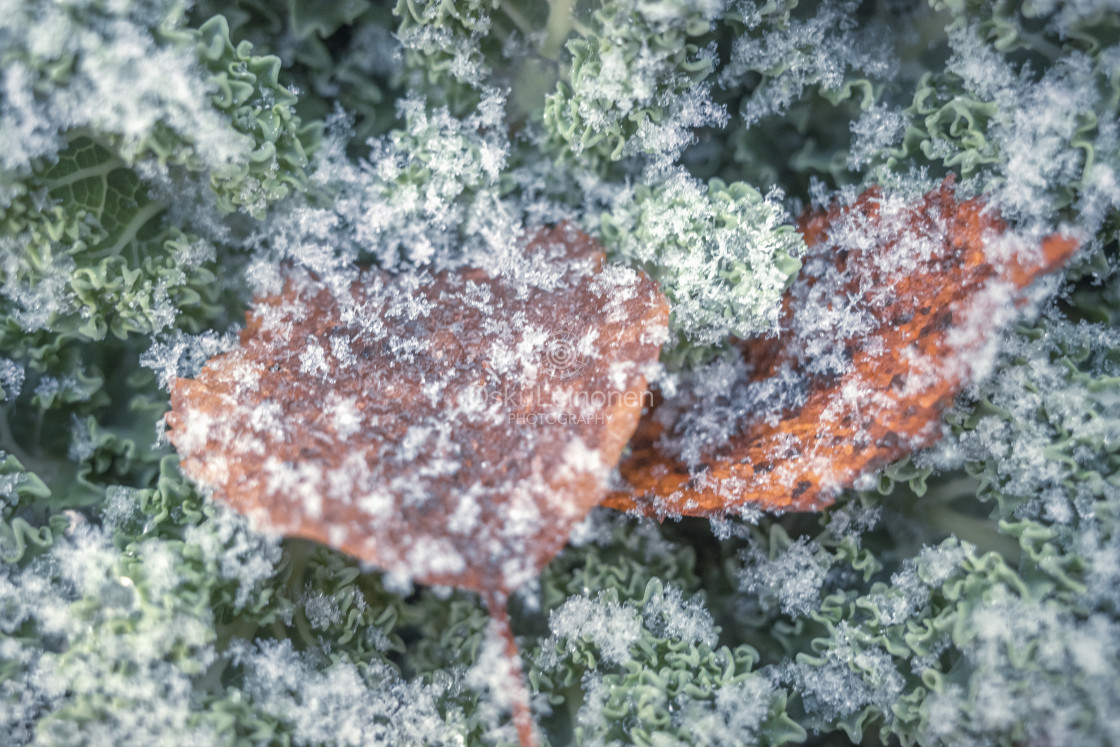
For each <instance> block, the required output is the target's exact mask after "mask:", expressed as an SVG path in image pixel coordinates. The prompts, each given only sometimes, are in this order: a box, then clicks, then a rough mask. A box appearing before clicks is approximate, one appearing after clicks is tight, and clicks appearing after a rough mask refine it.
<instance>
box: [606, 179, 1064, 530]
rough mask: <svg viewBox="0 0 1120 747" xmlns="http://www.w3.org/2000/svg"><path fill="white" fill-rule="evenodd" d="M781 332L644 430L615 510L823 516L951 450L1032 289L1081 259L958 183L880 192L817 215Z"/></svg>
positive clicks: (715, 373)
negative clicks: (1025, 234) (906, 192)
mask: <svg viewBox="0 0 1120 747" xmlns="http://www.w3.org/2000/svg"><path fill="white" fill-rule="evenodd" d="M800 230H801V232H802V233H803V235H804V237H805V242H806V244H807V245H808V246H809V253H808V256H807V257H806V262H805V269H804V270H803V271H802V273H801V275H800V276H799V277H798V279H797V280H796V281H795V283H794V285H793V287H791V289H790V291H789V292H788V293H787V296H786V298H785V300H784V304H783V322H782V328H781V332H780V333H779V335H778V336H777V337H775V338H766V339H759V340H754V341H751V342H747V343H744V345H743V346H742V354H743V355H742V359H737V360H733V361H728V360H724V361H720V362H718V363H717V364H715V365H713V366H711V367H709V369H707V370H706V371H702V372H699V373H697V374H696V375H695V376H694V377H693V378H692V379H690V380H688V381H686V382H685V383H684V385H683V386H682V388H681V391H680V392H679V393H678V394H677V395H675V396H674V397H672V398H668V399H666V400H665V401H664V402H662V403H660V404H659V406H658V407H657V408H656V409H655V410H654V411H653V413H652V415H651V416H650V417H649V418H647V419H646V420H643V422H642V424H641V425H640V426H639V429H638V432H637V434H636V436H635V439H634V442H633V447H634V448H633V453H632V454H631V455H630V456H629V457H628V458H627V459H626V460H625V461H624V462H623V463H622V465H621V472H622V475H623V477H624V478H625V479H626V480H627V481H628V482H629V483H630V485H631V486H632V490H630V491H619V492H615V493H613V494H612V495H611V496H610V497H609V498H608V500H607V505H610V506H612V507H614V508H617V509H620V510H637V511H639V512H642V513H646V514H650V515H657V516H679V515H693V516H697V515H698V516H719V515H723V514H726V513H731V512H736V511H743V510H752V509H756V508H763V509H776V510H813V509H819V508H821V507H822V506H825V505H827V504H829V503H831V502H832V500H833V499H834V498H835V496H836V494H837V493H838V492H839V491H840V490H842V489H843V488H846V487H850V486H852V485H853V484H854V483H855V482H856V480H857V479H858V478H859V477H860V476H862V475H867V474H869V473H870V472H872V471H873V470H874V469H876V468H878V467H881V466H883V465H885V464H887V463H889V462H891V461H893V460H895V459H898V458H899V457H901V456H903V455H905V454H906V453H909V452H911V451H914V450H916V449H920V448H923V447H925V446H928V445H930V444H932V443H933V442H934V441H936V440H937V439H938V438H939V437H940V436H941V433H942V430H941V421H940V415H941V411H942V410H943V409H944V407H945V406H946V405H948V404H949V403H950V402H951V400H952V398H953V397H954V396H955V395H956V394H957V393H958V392H959V391H960V390H961V389H962V387H964V386H965V385H966V384H968V383H969V382H971V381H973V380H975V379H976V378H978V377H979V376H981V375H983V374H984V373H986V371H987V369H988V368H989V367H990V365H991V363H992V360H993V356H994V354H995V347H996V339H997V338H996V335H995V334H994V333H995V332H997V331H998V330H999V329H1000V328H1001V327H1003V326H1005V325H1006V324H1007V323H1009V322H1010V321H1012V320H1013V319H1014V318H1015V316H1016V314H1017V312H1018V309H1019V307H1021V306H1022V304H1023V303H1024V302H1025V301H1026V300H1027V296H1026V295H1025V293H1024V289H1026V287H1027V286H1028V285H1029V284H1030V283H1031V281H1032V280H1034V279H1035V278H1036V277H1038V276H1039V275H1042V274H1043V273H1047V272H1050V271H1052V270H1054V269H1055V268H1057V267H1059V266H1061V265H1062V263H1063V262H1065V260H1066V259H1068V258H1069V257H1070V256H1071V255H1072V254H1073V252H1074V251H1075V250H1076V249H1077V246H1078V242H1077V241H1076V240H1075V239H1073V238H1070V237H1066V236H1058V235H1053V236H1049V237H1047V238H1045V239H1044V240H1043V241H1042V242H1041V243H1040V244H1038V245H1035V244H1031V243H1029V242H1027V241H1025V240H1023V239H1021V238H1020V237H1018V236H1016V235H1015V234H1014V233H1012V232H1010V231H1009V230H1008V227H1007V225H1006V223H1005V222H1004V221H1002V220H1001V218H1000V217H999V216H998V215H997V214H995V211H993V210H991V209H990V208H986V207H985V204H984V202H983V200H981V199H980V198H976V199H972V200H969V201H967V202H963V203H961V202H958V201H957V200H956V198H955V197H954V196H953V191H952V187H951V182H950V181H947V182H946V183H945V184H943V185H942V186H941V187H940V188H939V189H937V190H934V191H932V192H930V193H928V194H927V195H925V196H924V197H923V198H922V199H920V200H917V201H913V202H907V201H905V200H901V199H897V198H892V197H888V196H885V195H883V194H882V193H881V192H880V191H879V190H878V189H871V190H868V191H867V192H865V193H864V194H863V195H862V196H861V197H860V198H859V199H858V200H856V201H855V202H854V203H853V204H852V205H850V206H847V207H839V206H834V207H832V208H831V209H829V210H828V211H820V212H816V213H811V214H808V215H807V216H806V217H805V218H804V219H803V220H802V222H801V227H800Z"/></svg>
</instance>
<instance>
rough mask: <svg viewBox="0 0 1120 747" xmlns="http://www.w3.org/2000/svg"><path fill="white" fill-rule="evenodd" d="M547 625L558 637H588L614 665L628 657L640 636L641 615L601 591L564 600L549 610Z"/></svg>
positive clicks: (585, 638) (545, 664) (570, 638)
mask: <svg viewBox="0 0 1120 747" xmlns="http://www.w3.org/2000/svg"><path fill="white" fill-rule="evenodd" d="M548 628H549V630H550V631H551V633H552V635H553V636H555V637H557V638H561V639H567V640H568V641H572V642H576V641H581V640H586V641H589V642H590V643H591V644H592V645H594V646H595V647H596V649H597V651H598V653H599V655H600V656H602V657H603V660H604V661H606V662H607V663H609V664H613V665H616V666H617V665H621V664H622V663H624V662H626V661H628V660H629V659H630V647H631V646H633V645H634V644H636V643H637V642H638V641H639V640H640V639H641V632H642V615H641V613H640V612H639V610H637V609H635V608H634V607H633V606H630V605H626V606H624V605H622V604H620V603H619V602H617V601H612V600H611V599H610V598H609V596H606V592H601V593H600V595H599V596H598V597H597V598H595V599H591V598H589V597H573V598H571V599H569V600H568V601H566V602H564V604H563V605H561V606H560V607H558V608H557V609H555V610H553V611H552V612H551V613H550V614H549V616H548ZM570 645H571V644H570ZM544 666H549V664H548V663H544Z"/></svg>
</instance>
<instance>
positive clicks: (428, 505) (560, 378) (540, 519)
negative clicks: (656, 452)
mask: <svg viewBox="0 0 1120 747" xmlns="http://www.w3.org/2000/svg"><path fill="white" fill-rule="evenodd" d="M526 254H527V256H526V257H525V262H524V266H521V267H517V268H512V269H511V270H510V272H509V273H507V274H505V275H500V276H497V277H492V276H490V275H487V274H486V273H485V272H484V271H483V270H481V269H477V268H475V269H462V270H458V271H454V270H444V271H442V272H438V273H435V274H430V273H427V272H413V273H402V274H397V275H394V274H390V273H387V272H384V271H378V270H367V271H364V272H363V273H362V274H361V275H360V277H359V279H358V281H356V282H355V283H353V284H352V285H349V287H346V286H345V285H343V288H342V290H341V291H335V290H333V289H332V287H331V286H330V285H329V284H328V283H326V282H324V281H322V280H321V279H319V278H317V277H315V276H313V275H310V274H307V273H304V272H297V271H291V272H289V273H288V276H287V278H286V281H285V285H284V288H283V290H282V292H281V293H280V294H278V295H274V296H269V297H266V298H261V299H259V300H258V301H257V303H256V306H255V308H254V309H253V310H252V312H250V314H249V317H248V323H247V325H246V328H245V330H244V331H243V332H242V334H241V340H240V345H239V346H238V347H237V348H236V349H234V350H232V351H230V352H228V353H224V354H222V355H219V356H216V357H214V358H212V359H211V360H210V361H209V362H208V363H207V364H206V366H205V367H203V369H202V371H201V372H200V374H199V376H198V378H197V379H177V380H176V381H175V383H174V385H173V386H172V391H171V405H172V409H171V412H170V413H169V414H168V416H167V422H168V425H169V426H170V432H169V437H170V439H171V441H172V443H174V444H175V446H176V448H177V449H178V450H179V453H180V456H181V458H182V463H183V469H184V471H185V472H186V473H187V474H188V475H190V476H191V477H193V478H194V479H195V480H197V481H198V482H201V483H203V484H205V485H209V486H211V487H212V488H213V489H214V495H215V497H216V498H217V499H218V500H221V501H223V502H226V503H228V504H229V505H231V506H232V507H233V508H235V509H236V510H238V511H240V512H242V513H245V514H249V515H252V516H254V517H255V518H256V519H257V521H258V522H259V524H260V525H261V526H262V527H263V528H266V529H271V530H274V531H276V532H279V533H283V534H287V535H292V536H299V537H306V538H310V539H313V540H317V541H320V542H324V543H326V544H328V545H330V546H331V547H334V548H336V549H339V550H342V551H344V552H347V553H350V554H351V555H355V556H357V557H358V558H361V559H362V560H365V561H368V562H370V563H374V564H376V565H378V566H380V567H382V568H384V569H386V570H387V571H389V572H390V573H393V574H395V575H397V576H399V577H405V578H408V579H411V580H415V581H419V582H422V583H430V584H447V585H451V586H457V587H460V588H465V589H472V590H475V591H478V592H481V593H482V595H483V596H484V597H485V599H486V602H487V605H488V607H489V610H490V613H491V615H492V617H493V618H494V624H495V631H494V632H495V633H496V634H497V637H498V638H499V639H504V641H505V644H506V649H505V651H506V654H505V658H504V661H505V662H506V664H507V665H508V666H506V668H505V671H502V669H501V665H500V666H499V669H496V670H494V671H493V676H494V677H495V682H496V683H497V684H498V687H495V688H494V691H495V692H496V693H498V694H500V695H501V696H502V697H503V698H504V699H508V700H506V701H504V702H508V703H509V704H510V705H511V706H512V710H513V716H514V722H515V724H516V726H517V730H518V736H519V738H520V740H521V742H522V744H533V743H535V737H534V735H533V729H532V719H531V715H530V711H529V707H528V698H527V695H526V693H525V691H524V686H523V684H522V679H521V675H520V662H519V658H518V656H517V648H516V645H515V643H514V639H513V634H512V632H511V630H510V627H509V619H508V615H507V613H506V601H507V599H508V595H509V593H510V592H511V591H513V590H514V589H516V588H517V587H518V586H520V585H521V584H522V583H524V582H525V581H528V580H529V579H531V578H533V577H534V576H536V575H537V574H538V573H539V572H540V570H541V569H542V568H543V567H544V566H545V565H546V564H547V563H548V562H549V560H551V559H552V557H553V556H555V554H556V553H557V552H559V550H560V549H561V548H562V547H563V546H564V544H565V543H566V542H567V538H568V535H569V533H570V532H571V530H572V528H573V527H574V526H575V525H576V524H577V523H579V522H580V521H582V520H583V518H584V517H585V516H586V515H587V513H588V511H590V510H591V509H592V508H594V507H595V506H596V505H598V504H599V503H600V502H601V501H602V499H603V497H604V496H605V495H606V492H607V478H608V476H609V474H610V472H611V470H612V469H613V468H614V466H615V464H617V462H618V460H619V457H620V456H621V454H622V449H623V447H624V446H625V445H626V442H627V441H628V440H629V439H630V436H631V435H632V434H633V432H634V429H635V428H636V427H637V424H638V419H639V416H640V415H641V411H642V408H643V405H645V404H648V403H649V402H648V390H647V389H646V381H647V377H648V376H649V374H650V373H651V372H652V367H653V366H655V365H656V362H657V357H658V353H659V351H660V349H661V345H662V344H663V343H664V342H665V340H666V339H667V335H668V315H669V311H668V303H667V301H666V300H665V298H664V296H663V295H662V294H661V292H660V291H659V290H658V288H657V286H656V284H655V283H654V282H653V281H651V280H649V279H648V278H646V277H645V276H643V275H641V274H639V273H637V272H634V271H631V270H626V269H622V268H614V267H612V268H603V267H602V260H603V255H602V252H601V251H600V250H599V248H598V246H597V245H596V244H595V243H594V242H593V241H592V240H591V239H590V238H589V237H588V236H587V235H585V234H583V233H580V232H579V231H577V230H576V229H574V228H573V227H571V226H561V227H559V228H556V229H554V230H552V231H546V232H542V233H540V234H538V235H537V236H536V237H535V238H534V239H533V240H532V241H531V242H530V243H529V246H528V247H527V251H526Z"/></svg>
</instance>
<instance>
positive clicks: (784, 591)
mask: <svg viewBox="0 0 1120 747" xmlns="http://www.w3.org/2000/svg"><path fill="white" fill-rule="evenodd" d="M742 563H743V567H742V569H741V570H740V571H739V589H740V590H741V591H745V592H748V593H751V594H757V595H758V596H759V598H760V601H761V602H762V603H763V604H764V605H767V606H769V605H773V604H775V603H776V604H777V605H778V606H779V607H780V608H781V610H782V612H783V613H784V614H787V615H791V616H803V615H808V614H809V613H810V612H812V611H813V610H814V609H816V608H817V607H818V606H819V605H820V593H821V587H822V586H823V585H824V580H825V576H826V575H827V573H828V568H829V566H830V565H831V562H830V560H829V559H828V558H827V557H826V556H823V555H822V554H821V553H820V552H819V551H818V550H817V549H816V548H815V547H814V546H813V544H812V543H811V542H810V541H809V539H808V538H806V537H801V538H800V539H798V540H797V541H796V542H794V543H793V544H791V545H790V546H789V547H787V548H785V549H784V550H782V551H781V552H779V553H778V554H777V555H776V556H775V557H774V558H772V559H771V558H768V557H767V556H766V555H765V554H764V553H763V552H762V551H761V550H759V549H758V548H752V549H751V550H749V551H747V552H745V553H744V554H743V557H742Z"/></svg>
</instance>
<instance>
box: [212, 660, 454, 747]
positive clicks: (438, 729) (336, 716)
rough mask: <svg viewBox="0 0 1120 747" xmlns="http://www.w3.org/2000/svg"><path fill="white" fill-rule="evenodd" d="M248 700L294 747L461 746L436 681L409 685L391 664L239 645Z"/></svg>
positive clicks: (452, 714)
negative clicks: (328, 660) (286, 732)
mask: <svg viewBox="0 0 1120 747" xmlns="http://www.w3.org/2000/svg"><path fill="white" fill-rule="evenodd" d="M231 658H232V661H233V663H234V664H235V665H237V666H238V667H239V668H240V669H241V670H242V671H243V672H244V676H245V681H244V685H243V691H244V693H245V695H246V696H247V697H248V698H249V699H250V700H251V701H252V702H253V703H254V705H256V706H257V707H259V708H260V709H261V710H262V711H263V712H264V713H267V714H269V715H271V716H272V717H274V718H276V719H277V720H279V721H280V722H281V723H283V724H285V725H286V726H287V727H289V728H290V729H291V732H292V736H293V741H294V742H295V743H297V744H322V743H325V742H329V743H331V744H340V745H367V744H371V743H372V744H404V743H409V744H432V745H458V744H461V736H460V734H461V729H462V725H461V722H459V723H457V721H459V720H461V719H462V718H463V716H462V713H461V712H457V711H452V712H450V713H448V714H447V715H446V716H444V715H443V714H442V713H441V710H440V708H439V706H438V700H437V699H438V698H439V697H440V696H441V695H442V694H443V690H444V687H441V686H440V685H439V684H432V685H422V684H420V683H407V682H404V681H402V680H401V679H400V677H399V675H397V673H396V672H395V671H394V670H393V669H392V668H391V667H389V666H387V665H384V664H372V665H368V666H363V667H362V668H361V669H359V668H358V667H356V666H354V665H353V664H351V663H349V662H344V661H340V662H337V663H334V664H331V665H329V666H325V667H324V666H323V662H321V661H319V660H317V657H316V655H315V653H313V652H308V653H301V652H297V651H295V650H293V648H292V644H291V641H288V640H283V641H267V640H262V641H259V642H257V643H256V644H248V643H241V644H239V645H238V646H237V647H236V648H235V649H234V650H233V651H232V655H231Z"/></svg>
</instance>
